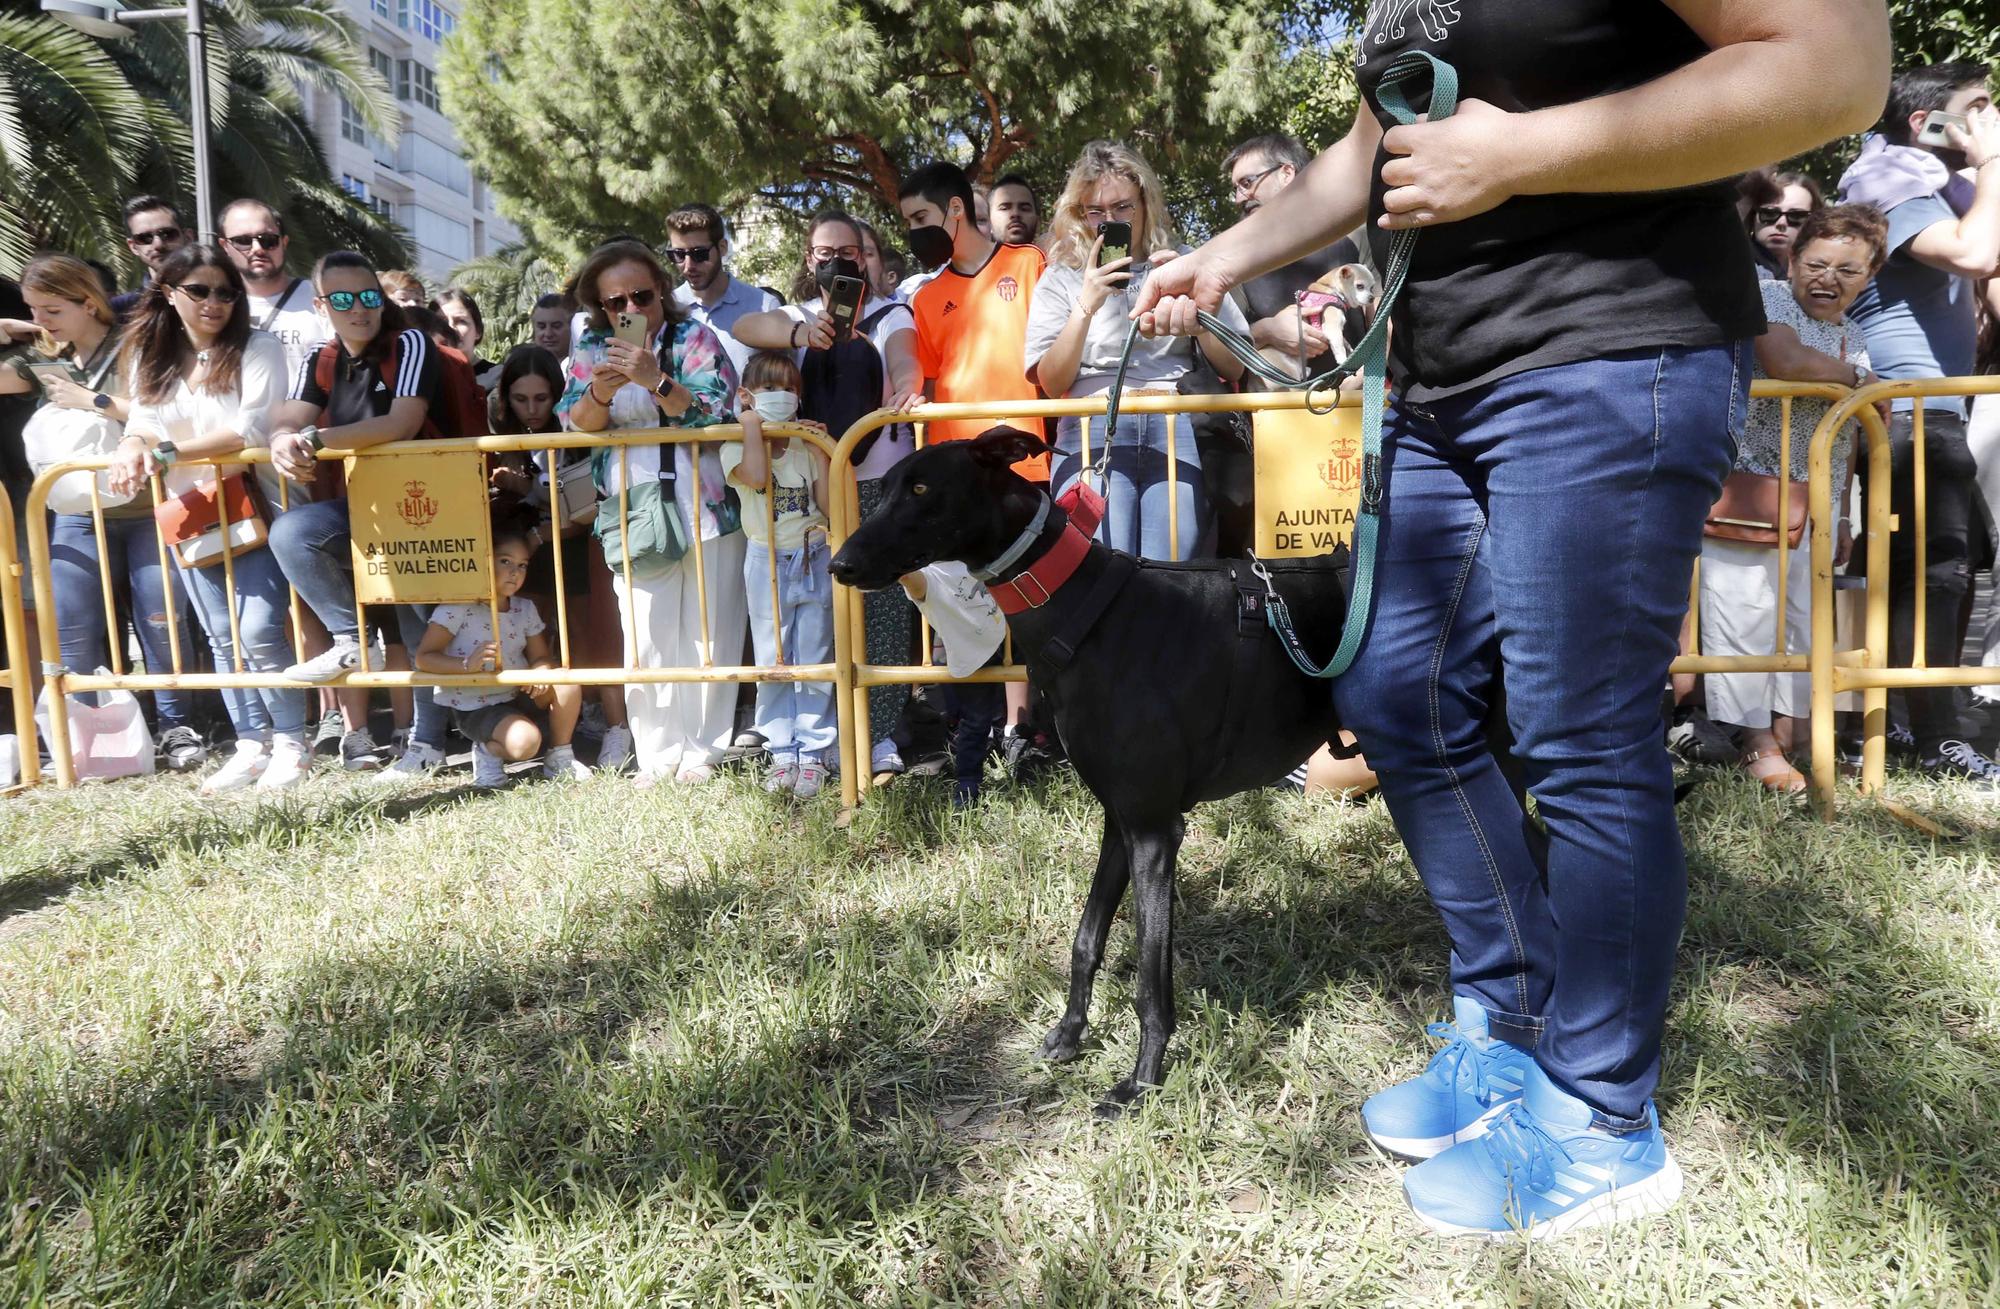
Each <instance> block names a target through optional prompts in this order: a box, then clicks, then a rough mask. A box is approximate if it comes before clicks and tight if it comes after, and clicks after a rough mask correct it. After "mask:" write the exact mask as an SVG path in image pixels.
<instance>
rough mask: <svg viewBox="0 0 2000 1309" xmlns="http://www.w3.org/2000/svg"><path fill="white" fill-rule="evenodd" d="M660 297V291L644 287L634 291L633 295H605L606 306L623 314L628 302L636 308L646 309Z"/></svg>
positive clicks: (613, 311) (615, 312)
mask: <svg viewBox="0 0 2000 1309" xmlns="http://www.w3.org/2000/svg"><path fill="white" fill-rule="evenodd" d="M659 298H660V293H659V292H658V291H648V290H643V289H642V290H638V291H634V292H633V293H632V294H631V295H607V296H605V297H604V307H605V308H606V309H608V310H610V311H611V312H612V313H614V314H622V313H624V312H625V306H626V305H628V304H629V305H631V306H632V307H633V308H634V309H644V308H645V307H646V306H647V305H649V304H651V303H653V301H655V300H657V299H659Z"/></svg>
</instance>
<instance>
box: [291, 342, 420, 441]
mask: <svg viewBox="0 0 2000 1309" xmlns="http://www.w3.org/2000/svg"><path fill="white" fill-rule="evenodd" d="M327 349H331V350H333V351H334V352H335V353H334V360H333V382H332V385H331V386H326V385H322V383H321V381H320V369H319V357H320V354H321V352H322V351H324V350H327ZM389 362H390V365H391V367H389V368H387V369H385V368H384V367H383V366H382V364H381V362H380V361H379V360H375V359H356V358H355V357H354V356H353V355H350V354H348V353H347V346H346V344H345V343H343V342H342V341H341V339H340V338H339V337H335V338H333V340H331V341H329V342H327V343H326V345H324V346H322V347H321V348H320V349H319V350H315V351H313V352H312V353H311V354H309V355H307V356H306V357H305V359H304V360H303V361H302V362H301V363H300V365H299V375H298V376H297V377H296V378H294V379H293V381H292V394H291V398H292V399H294V400H304V401H306V402H307V403H308V404H314V405H317V406H319V410H320V423H319V425H320V426H321V427H345V426H347V425H348V424H350V423H360V422H365V421H367V420H368V419H370V418H380V417H382V416H383V415H384V414H386V413H388V412H389V406H390V405H392V404H394V403H395V402H396V401H397V400H399V399H408V398H410V397H413V396H421V397H423V399H424V400H425V401H426V402H428V405H429V409H430V417H431V422H432V423H433V424H434V425H435V424H439V423H441V422H442V421H443V420H444V418H445V414H444V412H443V407H444V387H443V385H442V382H443V371H442V368H441V367H440V365H439V363H438V354H437V351H436V350H435V349H433V348H432V346H431V343H430V338H429V337H427V336H425V335H424V334H423V333H422V332H420V331H418V330H417V329H416V328H414V327H410V328H405V329H404V330H403V333H402V335H400V336H399V337H397V338H396V342H395V344H394V345H392V346H391V347H390V348H389ZM385 374H386V376H385Z"/></svg>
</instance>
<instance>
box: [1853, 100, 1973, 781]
mask: <svg viewBox="0 0 2000 1309" xmlns="http://www.w3.org/2000/svg"><path fill="white" fill-rule="evenodd" d="M1992 75H1993V70H1992V69H1990V68H1988V67H1986V66H1985V65H1984V64H1971V63H1944V64H1929V65H1925V66H1923V67H1919V68H1909V69H1905V70H1904V71H1902V72H1900V73H1898V74H1897V75H1896V80H1895V84H1894V86H1893V87H1892V88H1891V89H1890V92H1889V107H1888V109H1887V111H1886V112H1885V113H1884V114H1883V116H1882V121H1881V124H1880V129H1879V131H1878V132H1877V133H1876V134H1874V135H1872V136H1870V137H1869V138H1868V140H1867V141H1866V142H1864V143H1863V145H1862V147H1861V157H1860V158H1859V159H1856V160H1855V161H1854V164H1853V166H1852V167H1850V168H1849V169H1848V170H1847V173H1846V174H1845V175H1844V176H1843V177H1842V178H1841V179H1840V198H1841V201H1842V202H1843V203H1846V204H1871V205H1874V206H1875V207H1876V208H1878V209H1880V210H1882V211H1883V212H1884V213H1885V214H1887V215H1888V216H1889V262H1888V263H1886V264H1884V265H1883V267H1882V271H1881V272H1880V273H1878V274H1876V276H1875V279H1874V280H1873V281H1872V282H1871V283H1869V285H1868V288H1867V289H1866V290H1864V291H1863V292H1862V293H1861V296H1860V298H1859V299H1857V300H1856V301H1855V302H1854V307H1853V309H1851V310H1850V311H1849V314H1848V316H1849V317H1850V318H1852V319H1853V320H1854V322H1855V323H1857V324H1858V325H1859V326H1860V328H1861V330H1862V331H1863V332H1864V333H1866V335H1867V339H1868V358H1869V360H1870V362H1871V363H1872V364H1873V365H1874V368H1875V371H1876V372H1878V373H1880V374H1881V375H1882V376H1883V377H1885V378H1888V379H1890V380H1892V381H1900V380H1904V379H1909V378H1925V377H1965V376H1968V375H1970V374H1971V373H1972V372H1973V371H1974V369H1975V367H1976V361H1975V355H1976V353H1977V345H1978V338H1979V318H1978V308H1977V304H1976V302H1977V299H1978V291H1979V283H1980V282H1981V281H1983V280H1984V279H1986V278H1989V277H1991V276H1993V274H1994V270H1995V266H1996V265H2000V113H1996V112H1995V110H1994V107H1993V97H1992V93H1991V92H1990V91H1989V90H1988V89H1987V83H1988V81H1989V80H1990V79H1991V77H1992ZM1968 170H1969V171H1970V174H1971V180H1970V181H1968V180H1967V178H1966V176H1965V174H1966V172H1967V171H1968ZM1919 407H1921V408H1922V410H1923V418H1924V452H1923V453H1924V477H1925V482H1926V485H1925V504H1926V511H1927V513H1926V518H1925V525H1924V575H1923V576H1922V577H1918V576H1916V558H1917V551H1916V537H1915V532H1914V527H1915V523H1916V518H1915V508H1916V495H1915V489H1914V488H1915V485H1916V410H1917V409H1918V408H1919ZM1966 416H1967V412H1966V402H1965V400H1964V398H1963V397H1960V396H1933V397H1930V398H1927V399H1924V400H1922V401H1910V400H1898V401H1896V402H1895V407H1894V412H1893V414H1892V416H1891V418H1890V420H1889V455H1890V467H1891V473H1890V492H1889V503H1890V511H1891V512H1892V513H1897V514H1900V515H1902V521H1903V523H1904V528H1905V530H1903V531H1900V532H1897V533H1895V534H1894V535H1893V536H1891V537H1890V538H1889V569H1890V582H1889V604H1890V617H1889V659H1890V664H1891V666H1892V667H1896V668H1907V667H1909V666H1910V663H1911V660H1912V657H1913V655H1914V653H1915V650H1916V643H1917V642H1918V641H1919V640H1921V641H1922V642H1923V643H1924V653H1925V657H1926V659H1927V661H1928V662H1929V664H1930V666H1931V667H1933V668H1948V667H1951V666H1953V665H1955V664H1957V663H1958V662H1959V657H1958V655H1959V649H1958V642H1959V625H1958V624H1959V609H1960V606H1961V605H1962V604H1963V602H1964V600H1965V595H1966V591H1967V589H1968V588H1969V587H1970V586H1971V585H1972V557H1973V552H1974V550H1975V549H1976V548H1977V545H1978V542H1979V539H1980V536H1981V534H1982V532H1983V531H1984V528H1983V527H1982V526H1981V523H1980V518H1979V512H1980V511H1979V508H1978V507H1977V506H1978V502H1979V485H1978V468H1977V465H1976V463H1975V461H1974V459H1973V457H1972V447H1971V445H1970V444H1969V443H1968V442H1967V440H1966V426H1965V425H1966ZM1920 586H1921V587H1923V588H1924V594H1925V600H1924V631H1923V632H1922V633H1921V634H1919V633H1917V632H1916V630H1915V628H1916V597H1917V588H1918V587H1920ZM1904 703H1905V704H1906V705H1907V706H1908V708H1909V713H1910V733H1911V735H1912V736H1914V737H1915V738H1916V746H1915V752H1916V757H1915V766H1916V767H1917V769H1918V770H1920V771H1922V772H1925V773H1929V774H1932V775H1934V776H1939V777H1955V778H1960V779H1964V780H1968V781H1971V782H1974V783H1977V784H1979V785H1982V786H1985V787H1987V788H1990V789H1994V790H2000V764H1995V763H1994V761H1993V760H1991V759H1988V758H1987V757H1986V756H1985V755H1983V754H1981V753H1980V752H1979V751H1978V750H1977V749H1975V748H1974V747H1973V746H1972V745H1971V744H1970V743H1969V742H1967V741H1964V740H1962V739H1961V738H1960V729H1959V723H1958V696H1957V693H1956V692H1954V691H1953V690H1952V689H1951V688H1950V687H1936V688H1924V689H1918V688H1914V687H1913V688H1911V689H1910V690H1908V691H1906V692H1904Z"/></svg>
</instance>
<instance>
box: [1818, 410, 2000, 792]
mask: <svg viewBox="0 0 2000 1309" xmlns="http://www.w3.org/2000/svg"><path fill="white" fill-rule="evenodd" d="M1982 395H2000V377H1946V378H1932V379H1925V380H1919V381H1907V382H1881V383H1877V384H1876V385H1874V386H1869V387H1865V388H1863V389H1861V390H1858V391H1856V392H1854V393H1853V394H1852V395H1850V396H1848V397H1847V398H1846V399H1845V400H1843V401H1841V402H1840V403H1839V404H1837V405H1835V406H1834V407H1833V408H1832V409H1829V410H1828V411H1827V414H1826V417H1825V418H1823V419H1821V420H1820V425H1819V430H1817V431H1816V432H1814V433H1813V446H1812V463H1811V488H1810V492H1809V494H1811V495H1812V497H1813V502H1814V503H1815V504H1817V503H1819V502H1820V499H1821V497H1823V496H1825V495H1827V494H1828V493H1829V492H1830V489H1831V486H1832V476H1833V466H1832V443H1833V439H1834V437H1835V436H1836V435H1837V434H1838V432H1839V431H1840V430H1841V428H1843V427H1844V426H1845V425H1846V424H1847V422H1848V421H1849V420H1851V419H1854V418H1859V419H1860V420H1861V422H1862V430H1863V431H1864V432H1866V433H1867V434H1868V440H1869V451H1868V482H1867V497H1866V499H1867V505H1868V532H1867V542H1868V586H1867V591H1866V604H1867V609H1866V632H1865V635H1864V638H1863V649H1861V650H1859V651H1842V650H1838V649H1837V648H1836V644H1835V639H1836V634H1835V630H1834V627H1835V624H1834V590H1833V562H1832V560H1833V553H1832V539H1831V534H1830V533H1829V532H1827V531H1825V530H1823V527H1822V525H1820V524H1817V523H1816V524H1815V525H1814V529H1813V608H1812V617H1813V648H1812V720H1813V793H1814V798H1815V801H1816V802H1817V804H1818V807H1819V810H1820V812H1821V813H1822V814H1823V815H1825V816H1827V817H1831V816H1832V815H1833V812H1834V803H1835V796H1836V791H1835V785H1836V776H1835V766H1836V751H1835V745H1834V735H1833V731H1834V698H1835V697H1836V696H1838V695H1839V694H1840V693H1841V692H1843V691H1860V692H1861V693H1862V765H1861V787H1862V790H1863V791H1864V792H1868V791H1873V790H1875V789H1877V788H1879V787H1880V786H1881V785H1882V780H1883V776H1884V772H1885V768H1886V739H1887V734H1888V729H1889V721H1888V719H1889V715H1888V697H1889V691H1890V689H1891V688H1905V689H1909V688H1942V687H1954V686H1985V685H1992V684H1995V683H2000V669H1993V668H1959V667H1953V668H1930V667H1927V666H1926V665H1927V663H1928V662H1929V661H1928V655H1927V651H1926V650H1925V648H1924V646H1925V639H1924V609H1925V605H1926V596H1925V595H1924V590H1925V587H1924V580H1923V579H1924V576H1925V564H1926V562H1927V560H1926V558H1925V556H1926V554H1927V553H1928V543H1927V542H1926V540H1925V528H1926V526H1927V521H1928V517H1929V513H1928V500H1929V487H1928V485H1927V484H1926V481H1925V460H1924V407H1923V405H1922V404H1921V403H1918V404H1916V405H1915V406H1913V408H1914V411H1915V412H1914V416H1913V418H1912V420H1911V425H1912V433H1911V439H1912V441H1913V443H1914V447H1915V448H1914V450H1913V451H1912V455H1911V480H1912V483H1913V486H1912V492H1913V494H1912V500H1911V508H1912V513H1911V522H1910V523H1908V524H1899V523H1897V522H1896V521H1895V516H1894V515H1893V514H1892V513H1891V505H1890V495H1891V485H1892V476H1891V471H1890V456H1889V431H1888V425H1887V424H1886V423H1884V422H1883V420H1882V417H1881V415H1880V414H1879V413H1878V412H1877V411H1876V408H1875V406H1876V405H1878V404H1881V403H1883V402H1885V401H1895V400H1915V401H1919V402H1921V401H1922V400H1924V399H1925V398H1928V397H1939V396H1948V397H1966V398H1969V397H1974V396H1982ZM1892 530H1908V531H1911V532H1913V533H1914V534H1915V538H1914V541H1913V543H1912V544H1913V546H1914V555H1915V566H1914V568H1913V569H1912V572H1911V576H1912V578H1913V579H1914V580H1915V582H1916V584H1917V587H1918V591H1917V594H1916V595H1915V597H1913V599H1914V606H1915V615H1914V622H1913V623H1912V627H1913V628H1914V630H1913V632H1912V634H1911V635H1912V640H1911V651H1912V655H1913V657H1912V659H1911V664H1912V666H1911V667H1909V668H1891V667H1889V602H1890V588H1891V586H1892V579H1891V578H1890V576H1889V533H1890V532H1891V531H1892Z"/></svg>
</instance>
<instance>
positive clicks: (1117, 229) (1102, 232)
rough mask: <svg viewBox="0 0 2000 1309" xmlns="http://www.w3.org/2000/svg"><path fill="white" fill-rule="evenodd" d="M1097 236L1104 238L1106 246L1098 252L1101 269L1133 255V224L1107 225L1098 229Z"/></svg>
mask: <svg viewBox="0 0 2000 1309" xmlns="http://www.w3.org/2000/svg"><path fill="white" fill-rule="evenodd" d="M1097 234H1098V235H1099V236H1101V237H1103V238H1104V244H1103V245H1102V246H1100V247H1099V248H1098V251H1097V266H1098V267H1099V268H1102V267H1103V266H1104V265H1106V264H1108V263H1110V262H1111V261H1112V260H1114V259H1123V258H1124V257H1125V256H1126V255H1129V254H1131V253H1132V224H1130V223H1106V224H1105V225H1104V226H1102V227H1100V228H1098V229H1097Z"/></svg>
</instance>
